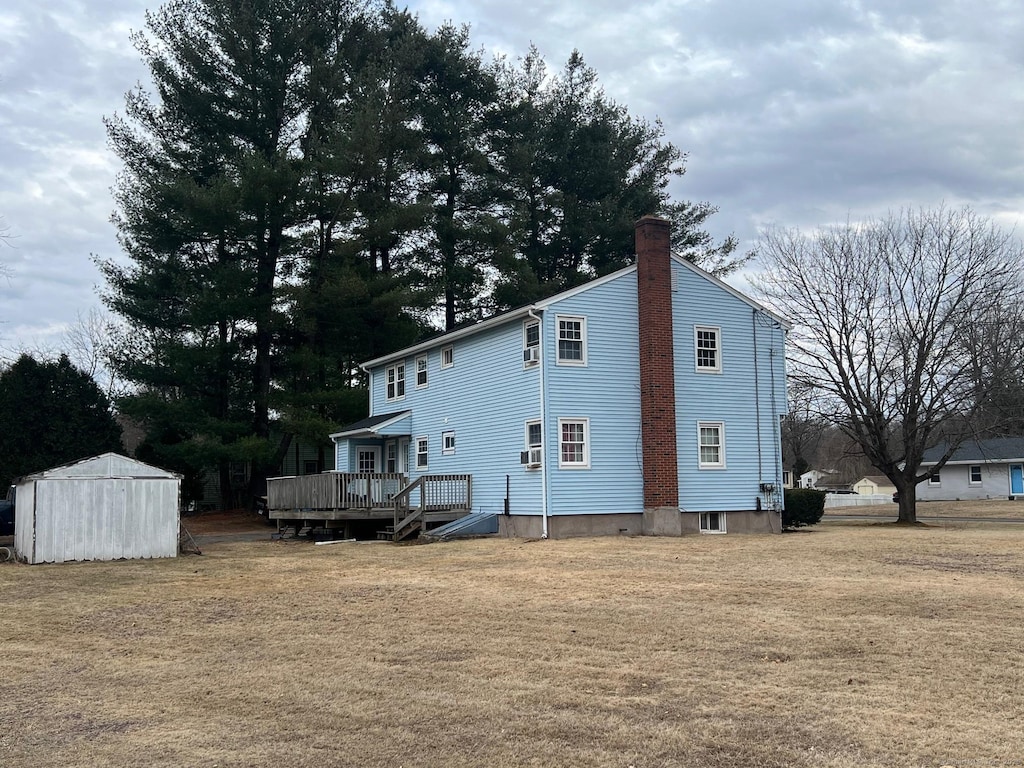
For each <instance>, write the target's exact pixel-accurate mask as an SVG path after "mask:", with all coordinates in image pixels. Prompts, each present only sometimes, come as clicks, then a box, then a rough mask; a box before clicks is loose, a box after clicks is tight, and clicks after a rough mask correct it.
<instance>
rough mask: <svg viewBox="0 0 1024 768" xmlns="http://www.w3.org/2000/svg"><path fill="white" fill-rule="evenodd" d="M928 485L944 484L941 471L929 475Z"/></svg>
mask: <svg viewBox="0 0 1024 768" xmlns="http://www.w3.org/2000/svg"><path fill="white" fill-rule="evenodd" d="M928 485H942V477H941V473H940V472H932V474H931V475H930V476H929V477H928Z"/></svg>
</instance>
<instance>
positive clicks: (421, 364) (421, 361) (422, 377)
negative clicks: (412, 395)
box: [416, 355, 427, 389]
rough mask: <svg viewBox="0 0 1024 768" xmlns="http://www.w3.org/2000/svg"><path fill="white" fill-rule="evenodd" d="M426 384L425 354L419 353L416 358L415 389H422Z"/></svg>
mask: <svg viewBox="0 0 1024 768" xmlns="http://www.w3.org/2000/svg"><path fill="white" fill-rule="evenodd" d="M425 386H427V356H426V355H420V356H419V357H417V358H416V389H423V388H424V387H425Z"/></svg>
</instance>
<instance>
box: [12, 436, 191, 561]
mask: <svg viewBox="0 0 1024 768" xmlns="http://www.w3.org/2000/svg"><path fill="white" fill-rule="evenodd" d="M180 490H181V475H178V474H176V473H174V472H168V471H167V470H164V469H160V468H159V467H153V466H150V465H149V464H144V463H142V462H141V461H136V460H135V459H130V458H128V457H127V456H120V455H118V454H116V453H104V454H103V455H101V456H94V457H92V458H89V459H82V460H81V461H76V462H72V463H70V464H64V465H63V466H60V467H54V468H53V469H48V470H45V471H43V472H37V473H35V474H32V475H27V476H25V477H23V478H21V479H19V480H18V481H17V495H16V497H15V523H14V549H15V553H16V555H17V557H18V559H19V560H22V561H24V562H28V563H63V562H68V561H74V560H120V559H136V558H148V557H175V556H177V554H178V504H179V495H180Z"/></svg>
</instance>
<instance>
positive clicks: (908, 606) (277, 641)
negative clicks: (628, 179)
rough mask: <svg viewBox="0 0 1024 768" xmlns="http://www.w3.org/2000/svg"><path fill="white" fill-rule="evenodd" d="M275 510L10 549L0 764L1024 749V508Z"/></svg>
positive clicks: (803, 760) (961, 761) (337, 762)
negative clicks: (732, 519) (897, 512)
mask: <svg viewBox="0 0 1024 768" xmlns="http://www.w3.org/2000/svg"><path fill="white" fill-rule="evenodd" d="M197 528H198V529H201V528H202V526H201V525H199V526H198V527H197ZM200 532H201V531H200ZM263 534H265V536H263V537H262V540H259V541H240V540H232V539H231V537H223V538H219V539H211V541H213V543H210V544H207V545H205V546H204V554H203V555H202V556H185V557H180V558H177V559H175V560H160V561H148V562H145V561H136V562H115V563H83V564H65V565H57V566H42V565H40V566H20V565H15V564H10V563H0V595H2V596H3V604H2V610H3V621H2V623H0V648H2V653H0V724H2V729H0V763H2V764H3V765H4V766H5V768H6V766H10V767H11V768H15V767H17V768H23V767H24V768H28V767H30V766H40V767H42V766H46V767H47V768H50V767H52V766H86V765H88V766H94V767H96V768H99V767H101V766H126V765H146V766H149V767H151V768H159V767H161V766H221V767H225V766H289V767H292V766H318V767H319V766H389V767H390V766H394V767H395V768H397V767H398V766H406V767H407V768H408V767H409V766H520V765H524V766H527V765H529V766H622V768H626V767H627V766H635V767H636V768H641V766H710V767H712V768H713V767H715V766H833V767H837V768H839V767H846V766H849V767H851V768H852V767H853V766H858V767H860V766H893V765H901V766H943V765H951V766H1021V765H1022V758H1021V755H1022V754H1024V714H1022V713H1024V658H1022V653H1021V642H1022V637H1024V526H1022V525H1016V526H1011V525H1005V526H1000V525H977V526H973V525H948V526H941V527H930V528H917V529H897V528H895V527H893V526H887V525H877V524H869V523H859V524H858V523H835V524H827V525H823V526H818V527H816V528H815V529H812V530H810V531H806V532H800V533H794V534H786V535H783V536H691V537H687V538H683V539H668V538H665V539H653V538H621V539H616V538H599V539H578V540H567V541H548V542H540V541H530V542H528V541H522V540H512V541H509V540H471V541H464V542H458V543H452V544H432V545H425V546H415V545H413V546H395V545H391V544H377V543H359V544H347V543H343V544H335V545H331V546H314V545H312V544H311V543H309V542H299V541H270V540H269V534H268V533H267V529H264V531H263ZM203 541H204V539H203V537H202V536H200V543H201V544H202V543H203Z"/></svg>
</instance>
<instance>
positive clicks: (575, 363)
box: [555, 315, 587, 438]
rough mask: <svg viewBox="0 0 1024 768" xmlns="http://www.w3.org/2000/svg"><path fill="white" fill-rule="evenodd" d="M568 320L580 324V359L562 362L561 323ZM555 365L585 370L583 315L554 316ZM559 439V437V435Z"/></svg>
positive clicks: (585, 351) (585, 323) (585, 327)
mask: <svg viewBox="0 0 1024 768" xmlns="http://www.w3.org/2000/svg"><path fill="white" fill-rule="evenodd" d="M563 320H569V321H575V322H578V323H579V324H580V343H581V345H582V350H581V352H582V359H580V360H563V359H562V355H561V346H560V345H559V342H560V341H561V328H560V326H561V324H562V323H561V321H563ZM555 365H566V366H570V367H576V368H585V367H586V365H587V318H586V317H584V316H583V315H555ZM559 438H561V435H559Z"/></svg>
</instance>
